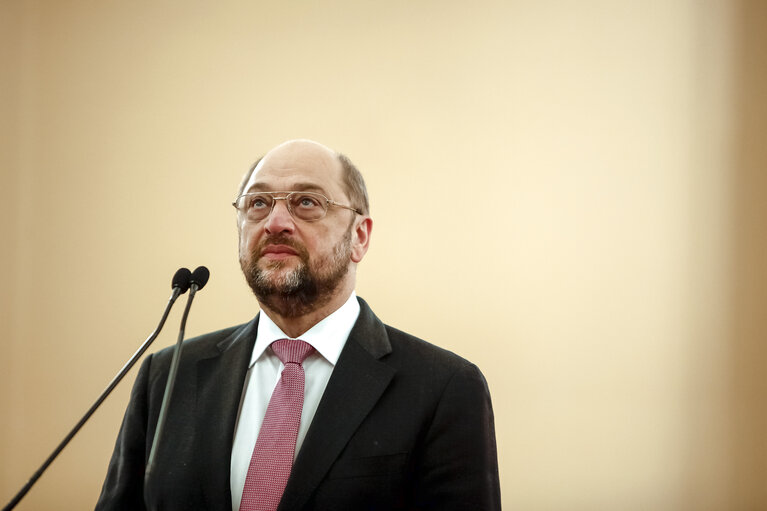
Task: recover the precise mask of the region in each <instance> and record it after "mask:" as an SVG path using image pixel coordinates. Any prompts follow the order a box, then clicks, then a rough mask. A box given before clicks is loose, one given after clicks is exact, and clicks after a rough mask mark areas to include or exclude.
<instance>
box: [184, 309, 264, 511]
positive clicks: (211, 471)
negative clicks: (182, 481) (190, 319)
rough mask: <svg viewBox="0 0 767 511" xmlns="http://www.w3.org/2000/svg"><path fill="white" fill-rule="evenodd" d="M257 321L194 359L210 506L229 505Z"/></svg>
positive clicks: (203, 482)
mask: <svg viewBox="0 0 767 511" xmlns="http://www.w3.org/2000/svg"><path fill="white" fill-rule="evenodd" d="M257 324H258V317H256V319H254V320H253V321H251V322H250V323H248V324H246V325H244V326H243V327H242V328H240V329H237V330H236V331H235V332H233V333H232V335H230V336H229V337H227V338H226V339H224V340H223V341H221V342H220V343H218V344H217V345H216V348H215V350H211V352H210V357H208V358H201V359H200V360H199V361H198V362H197V403H196V410H197V417H195V419H196V421H197V424H198V425H199V430H198V431H199V434H200V437H199V438H198V441H197V445H198V448H199V449H200V452H199V460H200V463H201V464H202V465H201V466H200V467H199V469H200V471H201V474H202V479H201V481H200V483H201V486H202V488H201V489H202V494H203V495H204V498H205V501H206V504H207V506H208V508H210V509H222V510H231V509H232V496H231V492H230V488H229V475H230V460H231V452H232V443H233V441H234V428H235V424H236V421H237V412H238V410H239V406H240V398H241V396H242V388H243V384H244V381H245V376H246V373H247V370H248V365H249V362H250V355H251V353H252V351H253V344H254V343H255V340H256V326H257Z"/></svg>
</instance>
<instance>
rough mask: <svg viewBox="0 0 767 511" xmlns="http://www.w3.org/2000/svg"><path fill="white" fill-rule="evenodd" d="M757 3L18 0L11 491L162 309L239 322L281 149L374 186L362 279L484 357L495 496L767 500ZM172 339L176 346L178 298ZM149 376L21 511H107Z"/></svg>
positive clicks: (385, 301) (631, 502)
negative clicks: (188, 272)
mask: <svg viewBox="0 0 767 511" xmlns="http://www.w3.org/2000/svg"><path fill="white" fill-rule="evenodd" d="M766 34H767V3H765V2H762V1H759V0H755V1H746V0H733V1H724V0H722V1H715V0H704V1H697V0H672V1H668V0H663V1H660V0H658V1H655V0H650V1H647V0H581V1H569V0H521V1H508V0H504V1H497V2H496V1H484V0H479V1H474V2H458V1H436V0H423V1H419V0H413V1H401V0H393V1H386V2H384V1H377V2H374V1H367V0H361V1H360V0H357V1H352V0H337V1H309V0H306V1H299V0H289V1H276V0H275V1H263V0H257V1H245V0H243V1H222V2H208V1H201V0H184V1H180V0H179V1H166V0H160V1H146V0H139V1H131V2H120V1H107V2H97V1H86V0H56V1H54V0H47V1H46V0H26V1H24V0H4V1H2V3H0V73H2V75H1V76H2V81H1V82H0V85H1V87H2V88H1V89H0V123H1V124H0V130H1V131H0V169H1V170H0V172H1V174H0V229H2V231H1V232H0V242H2V244H3V246H2V249H1V250H0V268H2V270H3V274H2V277H1V278H0V325H1V328H0V343H1V346H0V347H1V348H2V349H1V351H0V353H2V355H0V398H1V399H2V402H1V403H0V416H1V417H2V419H0V470H1V471H0V500H1V501H2V503H4V502H7V501H8V500H10V498H11V497H12V496H13V495H14V494H15V493H16V491H17V490H18V489H19V488H20V487H21V485H22V484H23V483H24V482H25V481H26V480H27V479H28V477H29V476H30V475H31V474H32V473H33V472H34V470H35V469H36V468H37V467H38V466H39V465H40V464H41V463H42V461H43V460H44V459H45V457H46V456H47V455H48V453H49V452H50V451H51V450H52V449H53V448H54V447H55V446H56V445H57V444H58V442H59V441H60V440H61V439H62V438H63V437H64V435H65V434H66V433H67V432H68V431H69V429H70V428H71V427H72V426H73V425H74V423H75V422H76V421H77V420H78V419H79V417H80V416H81V415H82V413H84V412H85V410H86V409H87V408H88V407H89V406H90V404H91V403H92V401H93V400H94V399H95V398H96V397H97V396H98V395H99V393H100V392H101V390H102V389H103V388H104V387H105V386H106V384H107V382H108V381H109V380H110V379H111V378H112V376H113V375H114V374H116V373H117V371H118V370H119V368H120V367H121V366H122V364H123V363H124V361H125V360H127V359H128V358H129V356H130V355H131V354H132V353H133V352H134V351H135V349H136V348H137V347H138V346H139V344H140V343H141V342H142V341H143V340H144V339H145V338H146V336H147V335H148V334H149V332H150V331H151V330H152V329H153V328H154V326H155V325H156V323H157V321H158V320H159V316H160V312H161V311H162V308H163V306H164V305H165V301H166V300H167V297H168V295H169V294H170V279H171V276H172V275H173V272H174V271H175V270H176V269H177V268H178V267H179V266H188V267H191V268H194V267H195V266H197V265H200V264H204V265H207V266H208V267H209V268H210V270H211V280H210V283H209V284H208V286H207V287H206V288H205V289H204V291H202V292H201V293H200V294H199V295H198V297H197V299H196V300H195V305H194V307H193V310H192V314H191V318H190V320H189V323H188V327H187V335H188V336H193V335H197V334H201V333H204V332H206V331H210V330H214V329H218V328H223V327H226V326H229V325H233V324H237V323H241V322H245V321H248V320H249V319H251V318H252V317H253V316H254V315H255V314H256V313H257V305H256V302H255V299H254V298H253V297H252V295H251V293H250V291H249V289H248V287H247V286H246V284H245V283H244V280H243V278H242V276H241V273H240V269H239V266H238V263H237V256H236V250H237V245H236V243H237V238H236V228H235V212H234V209H233V208H232V207H231V206H230V205H229V203H230V202H231V200H232V199H233V198H234V196H235V193H236V189H237V185H238V183H239V180H240V177H241V176H242V174H243V173H244V172H245V171H246V170H247V168H248V167H249V165H250V164H251V163H252V162H253V161H254V160H255V159H256V158H257V157H258V156H260V155H261V154H263V153H264V152H266V151H267V150H268V149H270V148H271V147H273V146H274V145H276V144H278V143H279V142H282V141H283V140H286V139H290V138H298V137H306V138H312V139H316V140H318V141H320V142H322V143H324V144H327V145H329V146H331V147H333V148H335V149H337V150H339V151H342V152H344V153H346V154H348V155H349V156H350V157H351V159H352V160H353V161H354V162H355V163H356V164H357V165H358V166H359V168H360V169H361V170H362V172H363V173H364V175H365V177H366V179H367V183H368V188H369V191H370V195H371V205H372V216H373V219H374V228H373V233H372V234H373V235H372V243H371V249H370V251H369V253H368V255H367V256H366V258H365V260H364V261H363V262H362V264H361V265H360V267H359V279H358V288H357V291H358V294H359V295H360V296H362V297H364V298H365V299H366V300H367V301H368V302H369V303H370V304H371V305H372V307H373V309H374V310H375V311H376V312H377V313H378V315H379V316H380V317H381V318H382V319H383V320H384V321H386V322H388V323H390V324H392V325H394V326H397V327H399V328H401V329H403V330H406V331H408V332H410V333H413V334H415V335H418V336H420V337H423V338H425V339H427V340H429V341H431V342H433V343H436V344H439V345H440V346H443V347H445V348H447V349H450V350H453V351H455V352H457V353H459V354H460V355H462V356H464V357H466V358H468V359H470V360H472V361H473V362H475V363H476V364H478V365H479V366H480V368H481V369H482V370H483V372H484V373H485V375H486V377H487V380H488V382H489V385H490V389H491V392H492V396H493V401H494V406H495V412H496V427H497V435H498V447H499V461H500V471H501V482H502V494H503V503H504V507H505V508H506V509H520V510H532V511H536V510H542V511H543V510H568V511H572V510H576V511H579V510H584V511H591V510H605V511H607V510H616V509H620V510H696V511H698V510H704V511H705V510H723V511H724V510H759V509H767V443H766V442H765V438H766V437H765V432H767V409H766V406H765V402H766V398H767V376H765V375H766V374H767V372H765V370H764V367H765V362H767V348H766V347H765V340H766V338H767V336H766V335H765V333H766V332H767V319H766V315H765V310H766V309H767V229H766V228H765V219H766V218H767V205H766V203H765V195H766V193H767V177H766V173H767V172H766V171H765V168H767V150H766V149H765V147H767V144H766V143H765V140H767V98H766V97H765V93H764V91H765V90H767V74H766V72H767V58H766V57H767V35H766ZM177 309H178V310H176V311H174V312H173V314H172V315H171V317H170V320H169V322H168V325H167V327H166V330H165V332H164V333H163V334H162V336H161V337H160V338H159V339H158V340H157V342H156V344H155V345H154V347H153V348H152V349H153V350H156V349H160V348H161V347H164V346H168V345H171V344H173V343H174V342H175V337H176V332H177V328H178V321H179V319H180V315H181V314H180V313H181V307H177ZM135 371H136V370H135V369H134V370H133V371H132V372H131V373H130V375H129V376H128V378H126V381H125V382H123V384H122V385H121V386H120V387H119V388H118V390H117V391H116V392H115V393H114V394H113V395H112V397H111V398H110V399H109V400H108V401H107V402H106V403H105V405H104V406H103V407H102V408H101V409H100V410H99V411H98V412H97V413H96V415H95V416H94V417H93V418H92V420H91V421H90V422H89V423H88V424H87V425H86V426H85V427H84V428H83V430H82V431H81V433H80V435H79V436H78V437H77V438H76V439H75V440H74V441H73V442H72V443H71V444H70V446H69V447H68V448H67V450H66V451H64V453H63V454H62V455H61V456H60V457H59V459H58V460H57V461H56V462H55V463H54V464H53V465H52V466H51V467H50V468H49V469H48V471H47V472H46V473H45V475H44V476H43V477H42V478H41V479H40V481H39V482H38V484H37V486H36V487H35V488H34V489H33V490H32V492H31V493H30V494H29V495H28V496H27V497H26V498H25V500H24V501H23V502H22V504H21V505H20V506H19V507H18V509H20V510H54V509H55V510H81V509H88V508H92V506H93V505H94V503H95V501H96V499H97V497H98V494H99V491H100V488H101V483H102V481H103V478H104V475H105V472H106V467H107V463H108V460H109V457H110V455H111V451H112V447H113V445H114V441H115V438H116V435H117V432H118V429H119V425H120V421H121V418H122V413H123V411H124V408H125V405H126V403H127V399H128V394H129V391H130V387H131V384H132V381H133V378H134V377H135Z"/></svg>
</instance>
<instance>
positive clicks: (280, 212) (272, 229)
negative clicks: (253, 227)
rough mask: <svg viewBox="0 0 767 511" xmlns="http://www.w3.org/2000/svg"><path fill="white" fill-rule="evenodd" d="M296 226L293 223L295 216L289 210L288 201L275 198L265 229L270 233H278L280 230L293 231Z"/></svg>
mask: <svg viewBox="0 0 767 511" xmlns="http://www.w3.org/2000/svg"><path fill="white" fill-rule="evenodd" d="M294 228H295V224H294V223H293V216H292V215H291V214H290V211H288V204H287V201H285V200H284V199H283V200H275V201H274V206H273V207H272V211H270V212H269V216H267V217H266V221H265V223H264V230H265V231H266V232H268V233H269V234H276V233H279V232H288V233H292V232H293V229H294Z"/></svg>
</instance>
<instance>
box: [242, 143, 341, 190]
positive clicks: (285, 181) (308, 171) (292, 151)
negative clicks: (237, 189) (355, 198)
mask: <svg viewBox="0 0 767 511" xmlns="http://www.w3.org/2000/svg"><path fill="white" fill-rule="evenodd" d="M341 173H342V167H341V162H340V161H339V160H338V157H337V156H336V155H335V153H333V152H332V151H330V150H329V149H327V148H325V147H324V146H320V145H319V144H291V145H286V146H279V147H277V148H276V149H273V150H272V151H270V152H269V153H267V154H266V156H264V157H263V158H262V159H261V161H260V162H259V164H258V166H257V167H256V168H255V170H254V171H253V174H252V175H251V176H250V179H249V180H248V182H247V183H246V184H245V192H250V191H253V190H272V191H293V190H310V189H314V190H317V191H321V192H323V193H325V194H326V195H328V196H329V197H330V198H332V199H338V198H340V197H341V196H343V195H344V194H343V186H342V176H341Z"/></svg>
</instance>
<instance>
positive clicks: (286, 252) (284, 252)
mask: <svg viewBox="0 0 767 511" xmlns="http://www.w3.org/2000/svg"><path fill="white" fill-rule="evenodd" d="M297 255H298V252H297V251H296V250H295V249H293V248H291V247H289V246H288V245H267V246H266V247H265V248H264V249H263V250H262V251H261V257H263V258H265V259H271V260H280V259H287V258H288V257H293V256H297Z"/></svg>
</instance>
